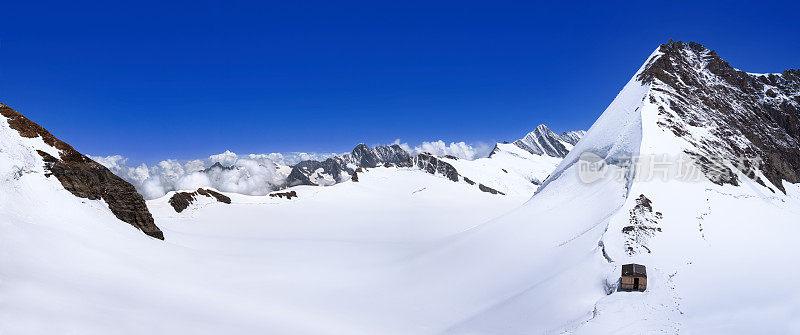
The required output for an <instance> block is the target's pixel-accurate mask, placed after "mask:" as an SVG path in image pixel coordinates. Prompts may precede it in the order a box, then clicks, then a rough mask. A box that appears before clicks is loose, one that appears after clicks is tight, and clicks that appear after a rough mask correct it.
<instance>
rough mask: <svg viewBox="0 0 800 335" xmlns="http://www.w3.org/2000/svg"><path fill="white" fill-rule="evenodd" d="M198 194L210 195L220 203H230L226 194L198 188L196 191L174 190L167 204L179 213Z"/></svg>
mask: <svg viewBox="0 0 800 335" xmlns="http://www.w3.org/2000/svg"><path fill="white" fill-rule="evenodd" d="M200 195H202V196H206V197H212V198H214V199H216V200H217V201H219V202H221V203H225V204H230V203H231V198H230V197H228V196H227V195H224V194H222V193H219V192H217V191H214V190H209V189H204V188H198V189H197V191H194V192H191V193H190V192H175V194H173V195H172V197H171V198H169V204H170V205H171V206H172V208H174V209H175V211H176V212H178V213H180V212H183V210H185V209H186V208H189V205H191V204H192V203H193V202H194V201H195V200H197V196H200Z"/></svg>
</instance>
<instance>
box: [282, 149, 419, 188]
mask: <svg viewBox="0 0 800 335" xmlns="http://www.w3.org/2000/svg"><path fill="white" fill-rule="evenodd" d="M410 158H411V156H410V155H409V154H408V152H407V151H405V150H403V148H401V147H400V146H399V145H397V144H393V145H389V146H377V147H375V148H369V147H368V146H366V145H365V144H363V143H361V144H359V145H357V146H356V147H355V148H354V149H353V152H351V153H349V154H344V155H340V156H336V157H332V158H328V159H326V160H324V161H322V162H320V161H312V160H307V161H302V162H300V163H298V164H297V165H295V166H293V167H292V171H291V172H290V173H289V176H288V177H287V179H286V186H295V185H319V184H320V183H319V180H317V179H314V180H312V177H313V176H315V172H317V174H316V176H318V177H320V176H326V175H327V176H330V177H331V179H333V180H334V182H336V183H338V182H341V181H344V180H347V176H349V175H352V174H353V173H354V172H356V171H357V170H354V168H353V166H355V167H361V168H374V167H378V166H379V165H384V166H385V164H396V165H397V166H401V164H404V162H407V161H408V160H409V159H410ZM320 169H322V170H320Z"/></svg>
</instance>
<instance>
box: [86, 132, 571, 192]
mask: <svg viewBox="0 0 800 335" xmlns="http://www.w3.org/2000/svg"><path fill="white" fill-rule="evenodd" d="M541 127H544V126H543V125H542V126H540V128H541ZM544 128H545V129H546V127H544ZM547 131H548V132H551V131H550V130H549V129H547ZM583 133H585V132H583V131H572V132H565V133H563V134H562V135H555V136H559V137H558V139H554V140H553V141H557V142H558V144H557V145H560V146H564V147H566V148H571V147H572V144H571V143H572V142H577V141H578V140H579V139H580V137H581V136H582V135H583ZM532 134H533V133H532ZM531 136H534V135H531ZM531 143H532V142H531ZM494 148H495V150H498V149H497V145H495V147H494ZM355 151H359V152H358V153H355ZM489 151H490V150H489V147H488V146H486V145H484V144H481V143H477V144H473V145H470V144H467V143H465V142H450V143H449V144H448V143H446V142H444V141H442V140H438V141H431V142H423V143H422V144H420V145H417V146H412V145H409V144H408V143H402V142H401V141H400V140H396V141H395V142H394V143H393V144H391V145H385V146H384V145H379V146H375V147H372V148H370V147H368V146H366V145H359V146H356V149H354V152H350V153H344V154H332V153H331V154H315V153H284V154H281V153H270V154H249V155H237V154H236V153H233V152H230V151H226V152H224V153H221V154H218V155H211V156H209V157H208V158H206V159H195V160H189V161H179V160H174V159H168V160H164V161H161V162H159V163H158V164H155V165H152V166H148V165H147V164H140V165H138V166H131V165H129V163H128V159H127V158H125V157H123V156H120V155H114V156H107V157H97V156H95V157H92V158H93V159H94V160H96V161H97V162H100V163H101V164H103V165H105V166H106V167H108V168H109V169H110V170H111V171H113V172H114V173H116V174H117V175H119V176H121V177H122V178H123V179H125V180H127V181H129V182H131V183H132V184H133V185H134V186H136V189H137V190H138V191H139V192H140V193H141V194H142V195H143V196H144V197H145V198H146V199H155V198H159V197H162V196H164V195H165V194H167V193H168V192H170V191H177V190H184V191H193V190H196V189H198V188H214V189H217V190H220V191H223V192H231V193H240V194H246V195H266V194H268V193H269V192H271V191H274V190H278V189H282V188H285V187H290V186H295V185H322V186H325V185H333V184H336V183H339V182H342V181H346V180H348V179H349V178H350V176H351V175H352V173H353V171H354V170H355V169H356V168H357V167H373V166H375V165H376V164H377V163H381V164H384V163H390V164H393V165H397V164H400V165H403V164H401V163H402V162H404V161H406V160H408V158H409V157H411V156H417V155H419V154H422V153H430V154H432V155H433V156H435V157H439V158H445V157H453V158H457V159H460V160H466V161H473V160H476V159H480V158H482V157H486V156H487V155H491V154H493V153H490V152H489ZM403 152H405V153H407V155H408V157H406V154H404V153H403ZM365 155H366V156H368V157H366V158H365V159H366V160H364V161H363V162H362V159H363V158H364V157H365ZM405 165H408V166H412V165H414V164H413V163H412V164H405ZM531 178H532V179H535V180H537V182H536V183H537V184H538V183H540V181H538V179H542V178H543V176H540V175H539V173H538V172H537V173H536V177H531ZM494 187H499V186H497V185H495V186H494Z"/></svg>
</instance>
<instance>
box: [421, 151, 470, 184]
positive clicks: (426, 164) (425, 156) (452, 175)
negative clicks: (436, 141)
mask: <svg viewBox="0 0 800 335" xmlns="http://www.w3.org/2000/svg"><path fill="white" fill-rule="evenodd" d="M414 164H415V165H416V166H418V167H419V168H420V169H422V170H423V171H425V172H428V173H430V174H437V173H438V174H440V175H443V176H445V177H447V179H450V180H452V181H456V182H457V181H458V176H459V175H458V171H456V168H454V167H453V166H452V165H450V163H447V162H444V161H442V160H440V159H438V158H436V157H435V156H433V155H431V154H430V153H427V152H423V153H421V154H419V155H417V156H416V157H414Z"/></svg>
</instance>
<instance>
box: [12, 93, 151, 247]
mask: <svg viewBox="0 0 800 335" xmlns="http://www.w3.org/2000/svg"><path fill="white" fill-rule="evenodd" d="M0 115H3V116H4V117H6V118H7V119H8V124H9V126H10V127H11V128H12V129H14V130H16V131H17V132H19V134H20V136H22V137H27V138H35V137H41V138H42V140H43V141H44V142H45V143H47V144H48V145H50V146H52V147H54V148H56V149H58V150H59V157H53V156H52V155H50V154H48V153H46V152H44V151H40V150H37V152H38V153H39V155H40V156H42V159H43V160H44V162H45V170H46V171H47V174H46V175H47V176H48V177H49V176H51V175H52V176H55V177H56V178H57V179H58V181H59V182H61V185H63V186H64V188H65V189H66V190H67V191H69V192H70V193H72V194H73V195H75V196H77V197H81V198H87V199H91V200H100V199H102V200H104V201H105V202H106V203H107V204H108V208H109V209H110V210H111V212H112V213H114V215H115V216H116V217H117V218H118V219H120V220H122V221H124V222H127V223H128V224H130V225H132V226H134V227H136V228H137V229H139V230H141V231H142V232H143V233H145V234H147V235H149V236H151V237H155V238H158V239H161V240H163V239H164V233H162V232H161V230H160V229H159V228H158V227H157V226H156V225H155V222H154V221H153V216H152V215H151V214H150V211H149V210H148V209H147V205H146V204H145V202H144V199H143V198H142V196H141V195H140V194H139V193H136V189H135V188H134V187H133V185H131V184H130V183H128V182H126V181H124V180H122V178H120V177H118V176H116V175H115V174H113V173H111V171H109V170H108V169H107V168H106V167H105V166H103V165H101V164H99V163H97V162H95V161H93V160H92V159H91V158H89V157H87V156H84V155H82V154H81V153H80V152H78V151H77V150H75V149H74V148H72V146H70V145H69V144H67V143H65V142H63V141H61V140H59V139H58V138H56V137H55V136H53V135H52V134H50V132H49V131H47V130H46V129H44V128H43V127H41V126H39V125H38V124H36V123H35V122H33V121H31V120H29V119H28V118H26V117H25V116H23V115H22V114H20V113H19V112H17V111H15V110H13V109H11V108H10V107H8V106H6V105H4V104H0Z"/></svg>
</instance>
